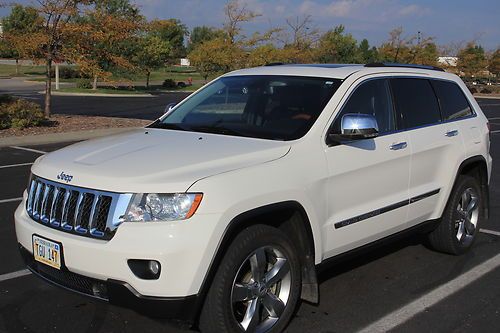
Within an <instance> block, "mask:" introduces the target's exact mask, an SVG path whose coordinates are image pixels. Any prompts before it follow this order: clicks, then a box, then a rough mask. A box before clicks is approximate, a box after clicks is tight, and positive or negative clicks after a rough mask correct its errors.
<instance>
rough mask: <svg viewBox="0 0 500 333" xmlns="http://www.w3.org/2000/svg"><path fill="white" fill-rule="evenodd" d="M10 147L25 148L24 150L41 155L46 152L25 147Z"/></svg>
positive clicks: (15, 147) (14, 147)
mask: <svg viewBox="0 0 500 333" xmlns="http://www.w3.org/2000/svg"><path fill="white" fill-rule="evenodd" d="M10 148H13V149H19V150H25V151H29V152H32V153H37V154H42V155H43V154H47V152H46V151H41V150H37V149H31V148H26V147H18V146H10Z"/></svg>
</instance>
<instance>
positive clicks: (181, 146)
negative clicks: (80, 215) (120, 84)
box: [32, 129, 290, 193]
mask: <svg viewBox="0 0 500 333" xmlns="http://www.w3.org/2000/svg"><path fill="white" fill-rule="evenodd" d="M289 149H290V145H289V144H288V143H287V142H283V141H272V140H261V139H253V138H244V137H236V136H227V135H217V134H206V133H195V132H184V131H175V130H164V129H141V130H134V131H131V132H126V133H123V134H118V135H113V136H110V137H106V138H101V139H94V140H90V141H85V142H81V143H77V144H74V145H71V146H68V147H66V148H63V149H61V150H58V151H55V152H52V153H49V154H46V155H44V156H42V157H41V158H39V159H38V160H37V161H36V162H35V164H34V165H33V167H32V172H33V173H34V174H35V175H37V176H40V177H43V178H46V179H50V180H53V181H58V182H61V181H66V182H68V181H69V184H70V185H75V186H81V187H86V188H91V189H98V190H105V191H112V192H124V193H126V192H132V193H134V192H138V193H141V192H159V193H167V192H184V191H186V190H187V189H188V188H189V187H190V186H191V184H193V183H194V182H195V181H197V180H199V179H201V178H206V177H209V176H213V175H216V174H220V173H223V172H228V171H232V170H237V169H241V168H245V167H249V166H253V165H257V164H260V163H265V162H268V161H272V160H275V159H278V158H280V157H282V156H284V155H286V154H287V152H288V151H289ZM58 175H60V177H59V178H60V179H58V177H57V176H58ZM61 176H62V177H61ZM61 179H63V180H61Z"/></svg>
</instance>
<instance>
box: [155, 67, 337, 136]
mask: <svg viewBox="0 0 500 333" xmlns="http://www.w3.org/2000/svg"><path fill="white" fill-rule="evenodd" d="M340 84H341V81H340V80H338V79H330V78H319V77H294V76H275V75H262V76H261V75H248V76H228V77H222V78H219V79H218V80H216V81H214V82H213V83H211V84H209V85H207V86H206V87H204V88H203V89H201V90H200V91H199V92H198V93H196V94H194V95H191V96H190V97H189V98H188V99H187V100H185V101H184V102H183V103H182V104H180V105H179V106H178V107H176V108H175V109H174V110H173V111H172V113H170V114H167V116H165V117H164V118H163V119H162V120H159V121H157V122H155V123H154V124H153V125H151V127H157V128H164V129H174V130H185V131H194V132H208V133H216V134H223V135H236V136H247V137H255V138H263V139H272V140H294V139H298V138H300V137H301V136H303V135H304V134H305V133H307V131H308V130H309V129H310V128H311V126H312V125H313V124H314V122H315V121H316V119H317V118H318V117H319V115H320V114H321V112H322V111H323V109H324V107H325V106H326V104H327V103H328V101H329V100H330V99H331V97H332V96H333V94H334V93H335V91H336V90H337V88H338V87H339V86H340Z"/></svg>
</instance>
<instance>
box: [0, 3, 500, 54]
mask: <svg viewBox="0 0 500 333" xmlns="http://www.w3.org/2000/svg"><path fill="white" fill-rule="evenodd" d="M240 1H241V2H242V3H246V6H247V8H248V9H250V10H253V11H255V12H257V13H259V14H262V16H261V17H259V18H257V19H256V20H255V21H254V22H252V23H247V24H245V25H244V30H245V31H246V32H247V33H251V32H254V31H263V30H266V29H268V28H271V27H277V26H284V25H285V20H286V19H287V18H296V17H304V16H306V15H311V18H312V20H313V26H314V27H317V28H318V29H320V30H321V31H327V30H329V29H332V28H333V27H335V26H336V25H338V24H343V25H344V26H345V27H346V31H347V32H349V33H351V34H352V35H353V36H354V37H356V38H357V39H358V40H361V39H363V38H366V39H368V40H369V42H370V44H371V45H380V44H381V43H382V42H384V41H385V40H387V39H388V35H389V31H390V30H392V29H394V28H396V27H399V26H402V27H403V29H404V35H406V36H410V35H414V34H416V33H417V31H421V33H422V36H430V37H434V38H435V40H436V42H437V43H438V44H450V43H454V44H458V43H462V42H464V41H469V40H477V41H478V42H479V44H481V45H482V46H483V47H485V48H486V49H488V50H494V49H496V48H498V47H500V0H422V1H411V0H274V1H273V0H267V1H265V0H240ZM18 2H20V3H23V4H29V3H31V2H32V1H30V0H21V1H18ZM133 2H135V3H136V4H137V5H138V6H139V7H140V9H141V11H142V13H143V14H144V15H145V16H146V17H147V18H149V19H153V18H159V19H167V18H177V19H179V20H181V21H182V22H183V23H184V24H186V25H187V26H188V27H189V28H190V29H191V28H193V27H195V26H199V25H208V26H214V27H221V26H222V24H223V22H224V5H225V3H226V1H225V0H135V1H133ZM8 13H9V9H8V8H3V9H0V16H4V15H6V14H8Z"/></svg>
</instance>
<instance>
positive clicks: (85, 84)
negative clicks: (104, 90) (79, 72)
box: [76, 79, 92, 89]
mask: <svg viewBox="0 0 500 333" xmlns="http://www.w3.org/2000/svg"><path fill="white" fill-rule="evenodd" d="M76 87H77V88H80V89H92V82H91V81H90V80H87V79H80V80H78V81H76Z"/></svg>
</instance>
